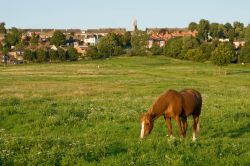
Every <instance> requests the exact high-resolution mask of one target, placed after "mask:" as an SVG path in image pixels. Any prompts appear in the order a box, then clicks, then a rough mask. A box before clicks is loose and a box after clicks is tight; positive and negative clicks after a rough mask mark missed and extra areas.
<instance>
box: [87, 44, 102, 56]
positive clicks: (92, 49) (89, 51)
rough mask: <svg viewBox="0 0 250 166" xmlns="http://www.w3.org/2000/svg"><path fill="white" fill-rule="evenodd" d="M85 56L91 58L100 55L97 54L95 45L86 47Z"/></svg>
mask: <svg viewBox="0 0 250 166" xmlns="http://www.w3.org/2000/svg"><path fill="white" fill-rule="evenodd" d="M86 56H87V57H90V58H92V59H99V58H101V57H102V56H101V54H99V52H98V49H97V47H95V46H90V47H88V49H87V51H86Z"/></svg>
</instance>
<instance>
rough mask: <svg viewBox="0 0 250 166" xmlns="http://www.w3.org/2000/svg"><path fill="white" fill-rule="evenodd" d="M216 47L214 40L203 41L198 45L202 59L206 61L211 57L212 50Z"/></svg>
mask: <svg viewBox="0 0 250 166" xmlns="http://www.w3.org/2000/svg"><path fill="white" fill-rule="evenodd" d="M215 48H216V43H215V42H204V43H202V44H201V45H200V49H201V50H202V58H201V60H202V61H207V60H209V59H210V58H211V56H212V52H213V51H214V50H215Z"/></svg>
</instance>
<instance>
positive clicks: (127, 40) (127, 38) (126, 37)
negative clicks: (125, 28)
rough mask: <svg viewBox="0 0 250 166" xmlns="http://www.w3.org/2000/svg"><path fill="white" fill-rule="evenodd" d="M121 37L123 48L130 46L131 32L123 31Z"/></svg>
mask: <svg viewBox="0 0 250 166" xmlns="http://www.w3.org/2000/svg"><path fill="white" fill-rule="evenodd" d="M122 37H123V46H124V47H125V48H128V47H131V33H130V32H125V33H124V35H123V36H122Z"/></svg>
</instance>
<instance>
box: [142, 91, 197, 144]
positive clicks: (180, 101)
mask: <svg viewBox="0 0 250 166" xmlns="http://www.w3.org/2000/svg"><path fill="white" fill-rule="evenodd" d="M201 105H202V97H201V94H200V93H199V92H198V91H196V90H194V89H185V90H182V91H181V92H177V91H175V90H168V91H166V92H165V93H163V94H161V95H160V96H159V97H158V99H157V100H156V101H155V102H154V103H153V105H152V106H151V107H150V109H149V110H148V111H147V112H146V113H145V114H144V115H143V116H142V118H141V138H144V137H145V136H147V135H148V134H150V132H151V130H152V129H153V123H154V120H155V119H157V118H158V117H160V116H162V115H163V116H164V118H165V120H166V123H167V126H168V135H169V136H170V137H172V124H171V118H173V119H174V120H175V122H176V123H177V125H178V129H179V132H180V136H181V137H182V138H184V137H185V135H186V131H187V127H188V124H187V117H188V116H189V115H193V119H194V126H193V141H195V140H196V135H197V134H198V132H199V116H200V113H201ZM181 121H182V123H183V127H182V125H181Z"/></svg>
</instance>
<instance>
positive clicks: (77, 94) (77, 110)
mask: <svg viewBox="0 0 250 166" xmlns="http://www.w3.org/2000/svg"><path fill="white" fill-rule="evenodd" d="M226 70H227V75H224V74H221V75H218V72H217V71H218V68H217V67H216V66H214V65H212V64H210V63H198V64H196V66H195V71H193V67H192V62H187V61H180V60H175V59H170V58H166V57H163V56H159V57H119V58H112V59H108V60H96V61H82V62H77V63H60V64H30V65H20V66H8V67H3V66H0V165H143V166H144V165H192V166H193V165H223V166H225V165H250V66H242V65H230V66H228V67H226ZM189 87H192V88H195V89H197V90H199V91H200V92H201V93H202V96H203V101H204V102H203V108H202V113H201V117H200V128H201V132H200V136H199V138H198V140H197V141H196V142H195V143H192V141H191V137H192V130H191V127H192V118H189V120H188V123H189V127H188V133H187V137H186V139H185V140H180V139H179V133H178V130H177V126H176V124H175V122H174V121H172V124H173V127H174V136H175V139H172V140H169V139H168V138H167V137H166V135H167V126H166V124H165V121H164V119H163V118H159V119H158V120H156V121H155V125H154V129H153V131H152V133H151V135H149V136H148V137H147V138H146V139H145V140H140V138H139V135H140V123H139V119H140V116H141V114H142V113H143V112H145V111H147V109H148V108H149V106H150V105H151V104H152V102H153V101H154V100H155V99H156V97H157V96H158V95H159V94H161V93H162V92H164V91H165V90H167V89H176V90H181V89H184V88H189Z"/></svg>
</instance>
